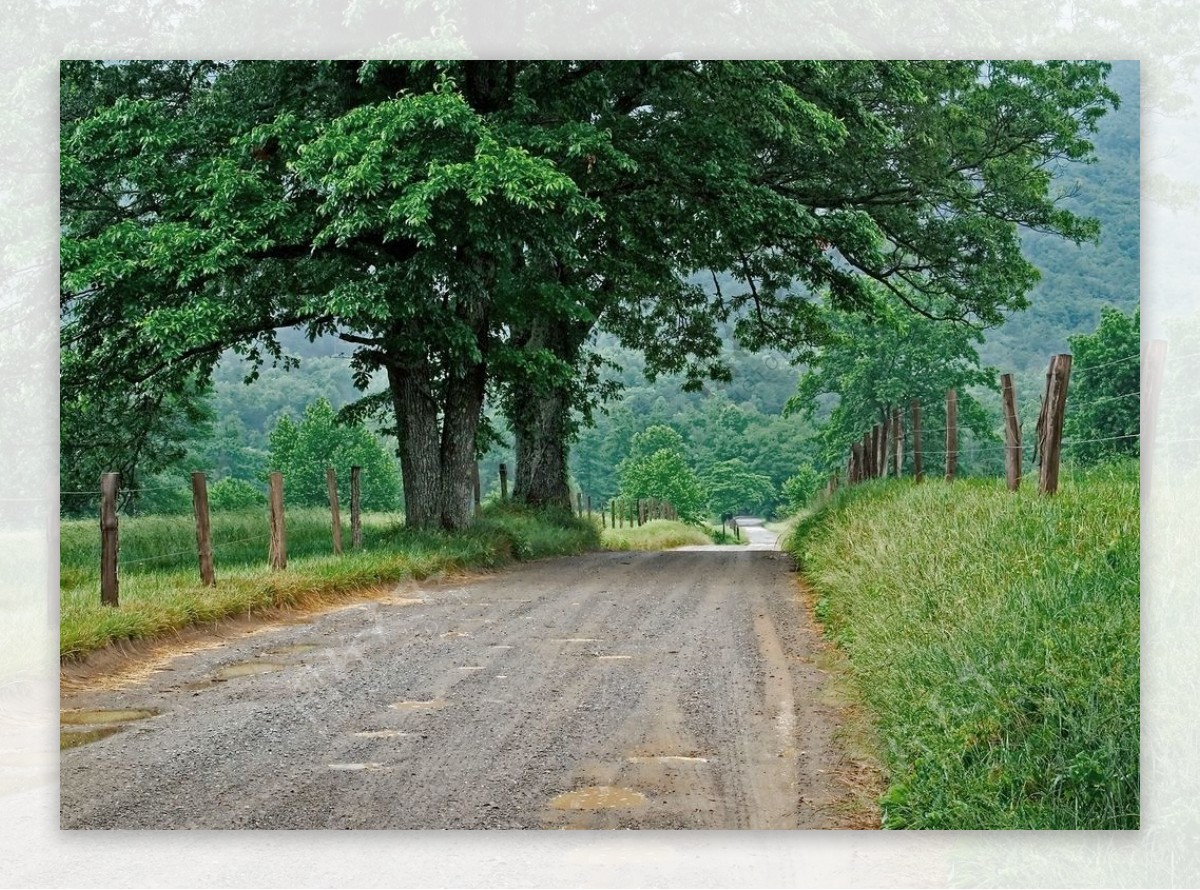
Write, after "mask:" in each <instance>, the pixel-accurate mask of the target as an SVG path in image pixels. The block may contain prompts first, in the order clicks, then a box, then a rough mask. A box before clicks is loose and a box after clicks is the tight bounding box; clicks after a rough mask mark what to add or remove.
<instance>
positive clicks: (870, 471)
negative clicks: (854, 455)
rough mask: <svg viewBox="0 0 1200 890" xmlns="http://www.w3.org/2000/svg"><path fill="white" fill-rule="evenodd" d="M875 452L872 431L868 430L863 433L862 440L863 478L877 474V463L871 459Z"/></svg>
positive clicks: (869, 477)
mask: <svg viewBox="0 0 1200 890" xmlns="http://www.w3.org/2000/svg"><path fill="white" fill-rule="evenodd" d="M874 453H875V449H874V448H873V447H872V440H871V431H870V430H867V431H866V432H865V433H864V434H863V442H862V478H863V479H871V478H873V477H874V475H875V465H874V463H873V462H872V460H871V455H873V454H874Z"/></svg>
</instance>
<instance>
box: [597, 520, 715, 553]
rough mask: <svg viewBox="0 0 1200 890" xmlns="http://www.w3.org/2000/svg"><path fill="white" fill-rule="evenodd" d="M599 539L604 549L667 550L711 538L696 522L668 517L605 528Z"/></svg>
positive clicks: (707, 542) (704, 542)
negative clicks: (678, 520) (621, 526)
mask: <svg viewBox="0 0 1200 890" xmlns="http://www.w3.org/2000/svg"><path fill="white" fill-rule="evenodd" d="M600 540H601V543H602V544H603V546H604V549H605V550H669V549H670V548H672V547H683V546H686V545H689V544H711V543H712V539H711V538H710V537H709V536H708V535H706V534H705V533H704V532H703V531H702V530H701V529H699V528H697V527H696V526H694V525H687V524H685V523H682V522H675V521H674V520H671V519H651V520H650V521H649V522H647V523H645V524H644V525H640V526H633V527H629V526H626V527H624V528H609V529H605V530H604V532H603V533H602V534H601V536H600Z"/></svg>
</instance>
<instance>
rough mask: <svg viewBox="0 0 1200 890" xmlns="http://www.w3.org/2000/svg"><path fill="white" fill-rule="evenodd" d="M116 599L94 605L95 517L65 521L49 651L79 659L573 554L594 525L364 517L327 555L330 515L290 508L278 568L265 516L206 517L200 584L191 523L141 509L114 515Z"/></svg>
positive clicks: (512, 517)
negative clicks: (210, 547)
mask: <svg viewBox="0 0 1200 890" xmlns="http://www.w3.org/2000/svg"><path fill="white" fill-rule="evenodd" d="M120 534H121V560H120V563H119V566H120V582H121V591H120V595H121V605H120V606H119V607H118V608H116V609H113V608H107V607H105V606H102V605H101V604H100V594H99V581H98V567H97V563H98V561H99V556H98V554H99V543H98V539H99V532H98V530H97V528H96V524H95V522H63V523H62V532H61V552H60V560H61V576H60V635H59V651H60V655H61V656H62V657H64V658H78V657H81V656H83V655H86V654H87V653H88V652H91V651H93V650H95V649H98V648H101V647H102V646H105V645H106V644H108V643H111V642H114V641H117V640H133V639H142V638H147V637H153V636H157V635H160V634H164V633H168V632H170V631H174V630H178V629H180V628H183V627H187V626H188V625H191V624H196V623H199V622H204V621H212V620H216V619H219V618H224V617H228V616H232V615H240V614H246V613H248V612H253V611H255V610H261V609H268V608H276V607H288V606H304V605H306V604H311V603H314V602H317V601H321V600H325V599H330V598H333V597H337V596H339V595H344V594H347V593H351V592H354V591H357V590H364V589H368V588H372V587H377V586H381V585H387V584H395V583H397V582H399V581H403V580H405V579H408V578H417V579H420V578H426V577H429V576H430V575H434V574H438V573H446V572H454V571H464V570H468V569H475V568H481V569H491V568H498V567H500V566H503V565H506V564H508V563H511V562H513V561H516V560H527V559H537V558H540V557H544V556H556V555H560V554H567V553H579V552H582V551H584V550H590V549H594V548H596V547H598V546H599V536H598V534H597V530H596V529H595V528H594V527H593V526H592V525H591V524H590V523H588V522H585V521H582V520H577V519H574V518H569V517H566V516H561V517H549V516H543V515H539V514H536V513H533V512H530V511H526V510H522V509H520V508H518V507H515V506H513V505H511V504H510V505H506V506H504V507H499V506H491V507H488V508H486V509H485V511H484V514H483V516H482V517H481V518H480V519H479V520H478V521H477V522H476V523H475V524H474V525H473V526H472V527H471V529H470V530H468V531H466V532H463V533H460V534H456V535H450V534H442V533H435V532H416V531H410V530H407V529H405V528H403V526H402V525H400V524H399V522H398V519H397V518H396V517H390V516H374V517H370V519H369V520H368V519H367V518H366V517H364V524H363V545H364V546H363V549H362V550H361V551H356V552H349V550H348V545H349V541H350V538H349V529H348V528H346V529H344V530H343V543H344V544H345V545H347V552H346V553H345V554H344V555H342V556H333V555H332V554H331V553H330V550H331V545H330V527H329V519H328V513H326V512H325V511H322V510H313V511H301V510H297V511H290V512H289V513H288V567H287V569H286V570H285V571H282V572H272V571H269V570H268V569H267V566H266V548H267V541H266V520H265V517H261V516H258V515H253V516H252V515H226V516H214V517H213V541H214V561H215V563H216V570H217V586H216V587H215V588H207V587H203V586H202V585H201V584H200V583H199V572H198V569H197V567H196V556H195V538H194V531H193V526H192V523H191V521H190V519H188V518H183V517H174V518H171V517H139V518H136V519H127V520H123V521H122V523H121V532H120Z"/></svg>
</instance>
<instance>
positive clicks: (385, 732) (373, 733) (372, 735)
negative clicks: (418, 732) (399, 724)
mask: <svg viewBox="0 0 1200 890" xmlns="http://www.w3.org/2000/svg"><path fill="white" fill-rule="evenodd" d="M355 735H356V736H358V737H359V738H360V739H398V738H402V737H403V736H410V735H415V733H411V732H403V731H402V730H399V729H364V730H363V731H362V732H356V733H355Z"/></svg>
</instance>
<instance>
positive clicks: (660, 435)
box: [629, 423, 686, 460]
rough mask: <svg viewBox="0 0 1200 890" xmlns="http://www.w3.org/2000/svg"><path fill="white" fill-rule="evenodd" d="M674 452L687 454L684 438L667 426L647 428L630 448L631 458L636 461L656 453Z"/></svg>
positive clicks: (657, 425)
mask: <svg viewBox="0 0 1200 890" xmlns="http://www.w3.org/2000/svg"><path fill="white" fill-rule="evenodd" d="M663 450H666V451H672V452H675V453H676V454H684V453H686V449H685V447H684V444H683V436H681V435H679V433H677V432H676V431H675V430H673V429H671V428H670V427H669V426H667V425H665V424H661V423H658V424H655V425H654V426H649V427H646V429H644V430H642V431H641V432H640V433H638V434H637V435H635V436H634V437H633V443H632V445H631V446H630V448H629V456H630V457H631V458H633V459H634V460H639V459H641V458H644V457H650V456H651V455H652V454H654V453H655V452H656V451H663Z"/></svg>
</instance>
